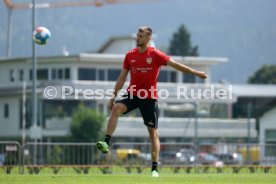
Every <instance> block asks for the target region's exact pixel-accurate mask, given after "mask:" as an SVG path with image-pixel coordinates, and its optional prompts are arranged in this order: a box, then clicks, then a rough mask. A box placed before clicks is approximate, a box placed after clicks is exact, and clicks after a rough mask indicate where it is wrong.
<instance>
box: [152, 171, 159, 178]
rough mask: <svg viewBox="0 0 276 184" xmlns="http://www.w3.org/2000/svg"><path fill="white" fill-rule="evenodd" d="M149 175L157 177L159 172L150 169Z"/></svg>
mask: <svg viewBox="0 0 276 184" xmlns="http://www.w3.org/2000/svg"><path fill="white" fill-rule="evenodd" d="M151 176H152V177H155V178H158V177H159V174H158V172H157V171H156V170H153V171H151Z"/></svg>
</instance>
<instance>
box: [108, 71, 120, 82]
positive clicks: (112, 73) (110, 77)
mask: <svg viewBox="0 0 276 184" xmlns="http://www.w3.org/2000/svg"><path fill="white" fill-rule="evenodd" d="M120 73H121V70H120V69H109V70H108V71H107V80H108V81H116V80H117V79H118V77H119V75H120Z"/></svg>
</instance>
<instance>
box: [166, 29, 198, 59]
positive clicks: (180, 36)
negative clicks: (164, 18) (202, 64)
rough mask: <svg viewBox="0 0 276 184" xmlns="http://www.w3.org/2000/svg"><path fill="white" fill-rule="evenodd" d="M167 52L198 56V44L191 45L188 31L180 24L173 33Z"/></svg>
mask: <svg viewBox="0 0 276 184" xmlns="http://www.w3.org/2000/svg"><path fill="white" fill-rule="evenodd" d="M168 54H170V55H177V56H198V46H194V47H193V46H192V45H191V40H190V33H189V32H188V30H187V29H186V27H185V25H183V24H182V25H181V26H180V27H179V29H178V30H177V32H175V33H174V34H173V37H172V39H171V41H170V46H169V50H168Z"/></svg>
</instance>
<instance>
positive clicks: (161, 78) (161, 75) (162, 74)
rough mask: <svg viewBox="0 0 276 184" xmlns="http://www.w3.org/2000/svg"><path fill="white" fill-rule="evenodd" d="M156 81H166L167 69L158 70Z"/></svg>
mask: <svg viewBox="0 0 276 184" xmlns="http://www.w3.org/2000/svg"><path fill="white" fill-rule="evenodd" d="M158 82H168V71H160V73H159V76H158Z"/></svg>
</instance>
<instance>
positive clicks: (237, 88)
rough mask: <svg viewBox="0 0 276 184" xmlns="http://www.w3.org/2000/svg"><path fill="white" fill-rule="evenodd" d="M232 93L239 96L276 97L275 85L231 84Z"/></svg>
mask: <svg viewBox="0 0 276 184" xmlns="http://www.w3.org/2000/svg"><path fill="white" fill-rule="evenodd" d="M232 86H233V93H234V94H236V96H239V97H276V85H266V84H258V85H257V84H233V85H232Z"/></svg>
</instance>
